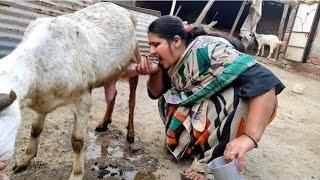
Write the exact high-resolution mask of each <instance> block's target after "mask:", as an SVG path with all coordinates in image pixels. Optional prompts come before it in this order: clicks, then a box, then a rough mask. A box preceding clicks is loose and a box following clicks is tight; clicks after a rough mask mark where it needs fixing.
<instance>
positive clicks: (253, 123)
mask: <svg viewBox="0 0 320 180" xmlns="http://www.w3.org/2000/svg"><path fill="white" fill-rule="evenodd" d="M276 106H277V97H276V94H275V89H274V88H272V89H271V90H269V91H268V92H266V93H264V94H262V95H259V96H256V97H253V98H250V100H249V112H248V118H247V120H246V125H245V133H247V134H248V135H249V136H251V138H253V139H251V138H250V137H249V136H248V135H244V134H243V135H241V136H240V137H238V138H236V139H234V140H232V141H230V142H229V143H228V144H227V146H226V149H225V151H224V154H223V155H224V156H225V158H226V159H237V161H238V166H239V169H240V170H244V156H245V154H246V153H247V152H248V151H250V150H252V149H253V148H254V147H255V142H254V141H255V140H256V141H259V140H260V139H261V136H262V134H263V132H264V130H265V128H266V126H267V125H268V123H269V121H270V118H271V116H272V114H273V112H274V111H275V108H276Z"/></svg>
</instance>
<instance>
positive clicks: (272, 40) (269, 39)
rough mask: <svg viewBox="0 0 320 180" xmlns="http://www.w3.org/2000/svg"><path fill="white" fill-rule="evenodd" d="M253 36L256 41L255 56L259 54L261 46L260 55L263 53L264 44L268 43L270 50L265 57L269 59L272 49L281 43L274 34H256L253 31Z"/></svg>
mask: <svg viewBox="0 0 320 180" xmlns="http://www.w3.org/2000/svg"><path fill="white" fill-rule="evenodd" d="M255 38H256V40H257V42H258V52H257V54H256V56H258V55H259V54H260V50H261V48H262V54H261V56H263V55H264V45H269V46H270V51H269V55H268V57H267V59H269V58H270V57H271V56H272V53H273V51H274V50H275V49H276V48H277V47H278V46H279V45H281V44H282V41H280V40H279V39H278V37H277V36H275V35H269V34H257V33H255Z"/></svg>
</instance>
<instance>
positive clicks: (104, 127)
mask: <svg viewBox="0 0 320 180" xmlns="http://www.w3.org/2000/svg"><path fill="white" fill-rule="evenodd" d="M95 130H96V132H106V131H107V130H108V125H107V126H104V125H102V124H100V125H98V126H97V127H96V129H95Z"/></svg>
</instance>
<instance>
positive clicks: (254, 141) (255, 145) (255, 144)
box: [241, 132, 258, 148]
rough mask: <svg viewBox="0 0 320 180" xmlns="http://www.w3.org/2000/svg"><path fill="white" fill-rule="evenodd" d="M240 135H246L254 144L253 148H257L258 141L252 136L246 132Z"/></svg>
mask: <svg viewBox="0 0 320 180" xmlns="http://www.w3.org/2000/svg"><path fill="white" fill-rule="evenodd" d="M241 135H246V136H247V137H249V138H250V139H251V140H252V141H253V143H254V148H258V140H257V139H256V138H254V137H253V136H250V135H249V134H248V133H246V132H243V133H242V134H241Z"/></svg>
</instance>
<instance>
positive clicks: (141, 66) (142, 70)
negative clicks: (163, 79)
mask: <svg viewBox="0 0 320 180" xmlns="http://www.w3.org/2000/svg"><path fill="white" fill-rule="evenodd" d="M136 70H137V72H138V74H139V75H151V74H155V73H157V72H159V71H160V66H159V64H157V63H154V62H152V61H150V60H149V58H148V56H146V58H144V59H141V60H140V62H139V63H138V65H137V67H136Z"/></svg>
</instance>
